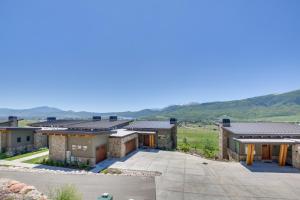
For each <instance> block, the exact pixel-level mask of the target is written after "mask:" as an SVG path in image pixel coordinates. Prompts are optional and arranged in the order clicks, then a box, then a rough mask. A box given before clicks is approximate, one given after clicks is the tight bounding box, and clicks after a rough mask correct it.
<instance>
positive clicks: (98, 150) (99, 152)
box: [96, 145, 106, 163]
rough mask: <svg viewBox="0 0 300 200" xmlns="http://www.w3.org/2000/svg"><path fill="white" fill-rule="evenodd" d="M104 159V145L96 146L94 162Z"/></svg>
mask: <svg viewBox="0 0 300 200" xmlns="http://www.w3.org/2000/svg"><path fill="white" fill-rule="evenodd" d="M105 159H106V145H102V146H99V147H97V148H96V163H98V162H101V161H103V160H105Z"/></svg>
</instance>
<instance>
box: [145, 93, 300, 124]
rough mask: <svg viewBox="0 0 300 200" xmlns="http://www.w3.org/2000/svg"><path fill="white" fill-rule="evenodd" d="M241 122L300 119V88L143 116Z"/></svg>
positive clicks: (172, 108)
mask: <svg viewBox="0 0 300 200" xmlns="http://www.w3.org/2000/svg"><path fill="white" fill-rule="evenodd" d="M225 116H226V117H230V118H232V119H234V120H239V121H293V122H295V121H297V122H298V121H300V90H297V91H293V92H289V93H284V94H278V95H267V96H261V97H255V98H249V99H244V100H236V101H228V102H212V103H203V104H193V105H183V106H170V107H167V108H165V109H162V110H160V111H159V112H156V113H154V114H151V115H148V116H140V117H142V118H152V119H161V118H169V117H176V118H178V119H179V120H189V121H206V120H207V121H210V120H217V119H220V118H222V117H225Z"/></svg>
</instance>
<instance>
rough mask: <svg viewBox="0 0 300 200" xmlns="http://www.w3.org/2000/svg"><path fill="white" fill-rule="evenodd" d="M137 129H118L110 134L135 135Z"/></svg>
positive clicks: (119, 135)
mask: <svg viewBox="0 0 300 200" xmlns="http://www.w3.org/2000/svg"><path fill="white" fill-rule="evenodd" d="M136 133H137V132H136V131H128V130H126V129H117V130H115V131H113V134H111V135H110V137H121V138H122V137H126V136H129V135H133V134H136Z"/></svg>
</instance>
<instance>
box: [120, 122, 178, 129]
mask: <svg viewBox="0 0 300 200" xmlns="http://www.w3.org/2000/svg"><path fill="white" fill-rule="evenodd" d="M174 126H175V125H174V124H170V121H135V122H133V123H132V124H129V125H128V126H126V127H124V128H126V129H131V130H138V129H171V128H173V127H174Z"/></svg>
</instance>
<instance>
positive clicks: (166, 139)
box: [157, 129, 173, 150]
mask: <svg viewBox="0 0 300 200" xmlns="http://www.w3.org/2000/svg"><path fill="white" fill-rule="evenodd" d="M157 148H159V149H165V150H171V149H173V141H172V134H171V129H160V130H158V131H157Z"/></svg>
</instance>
